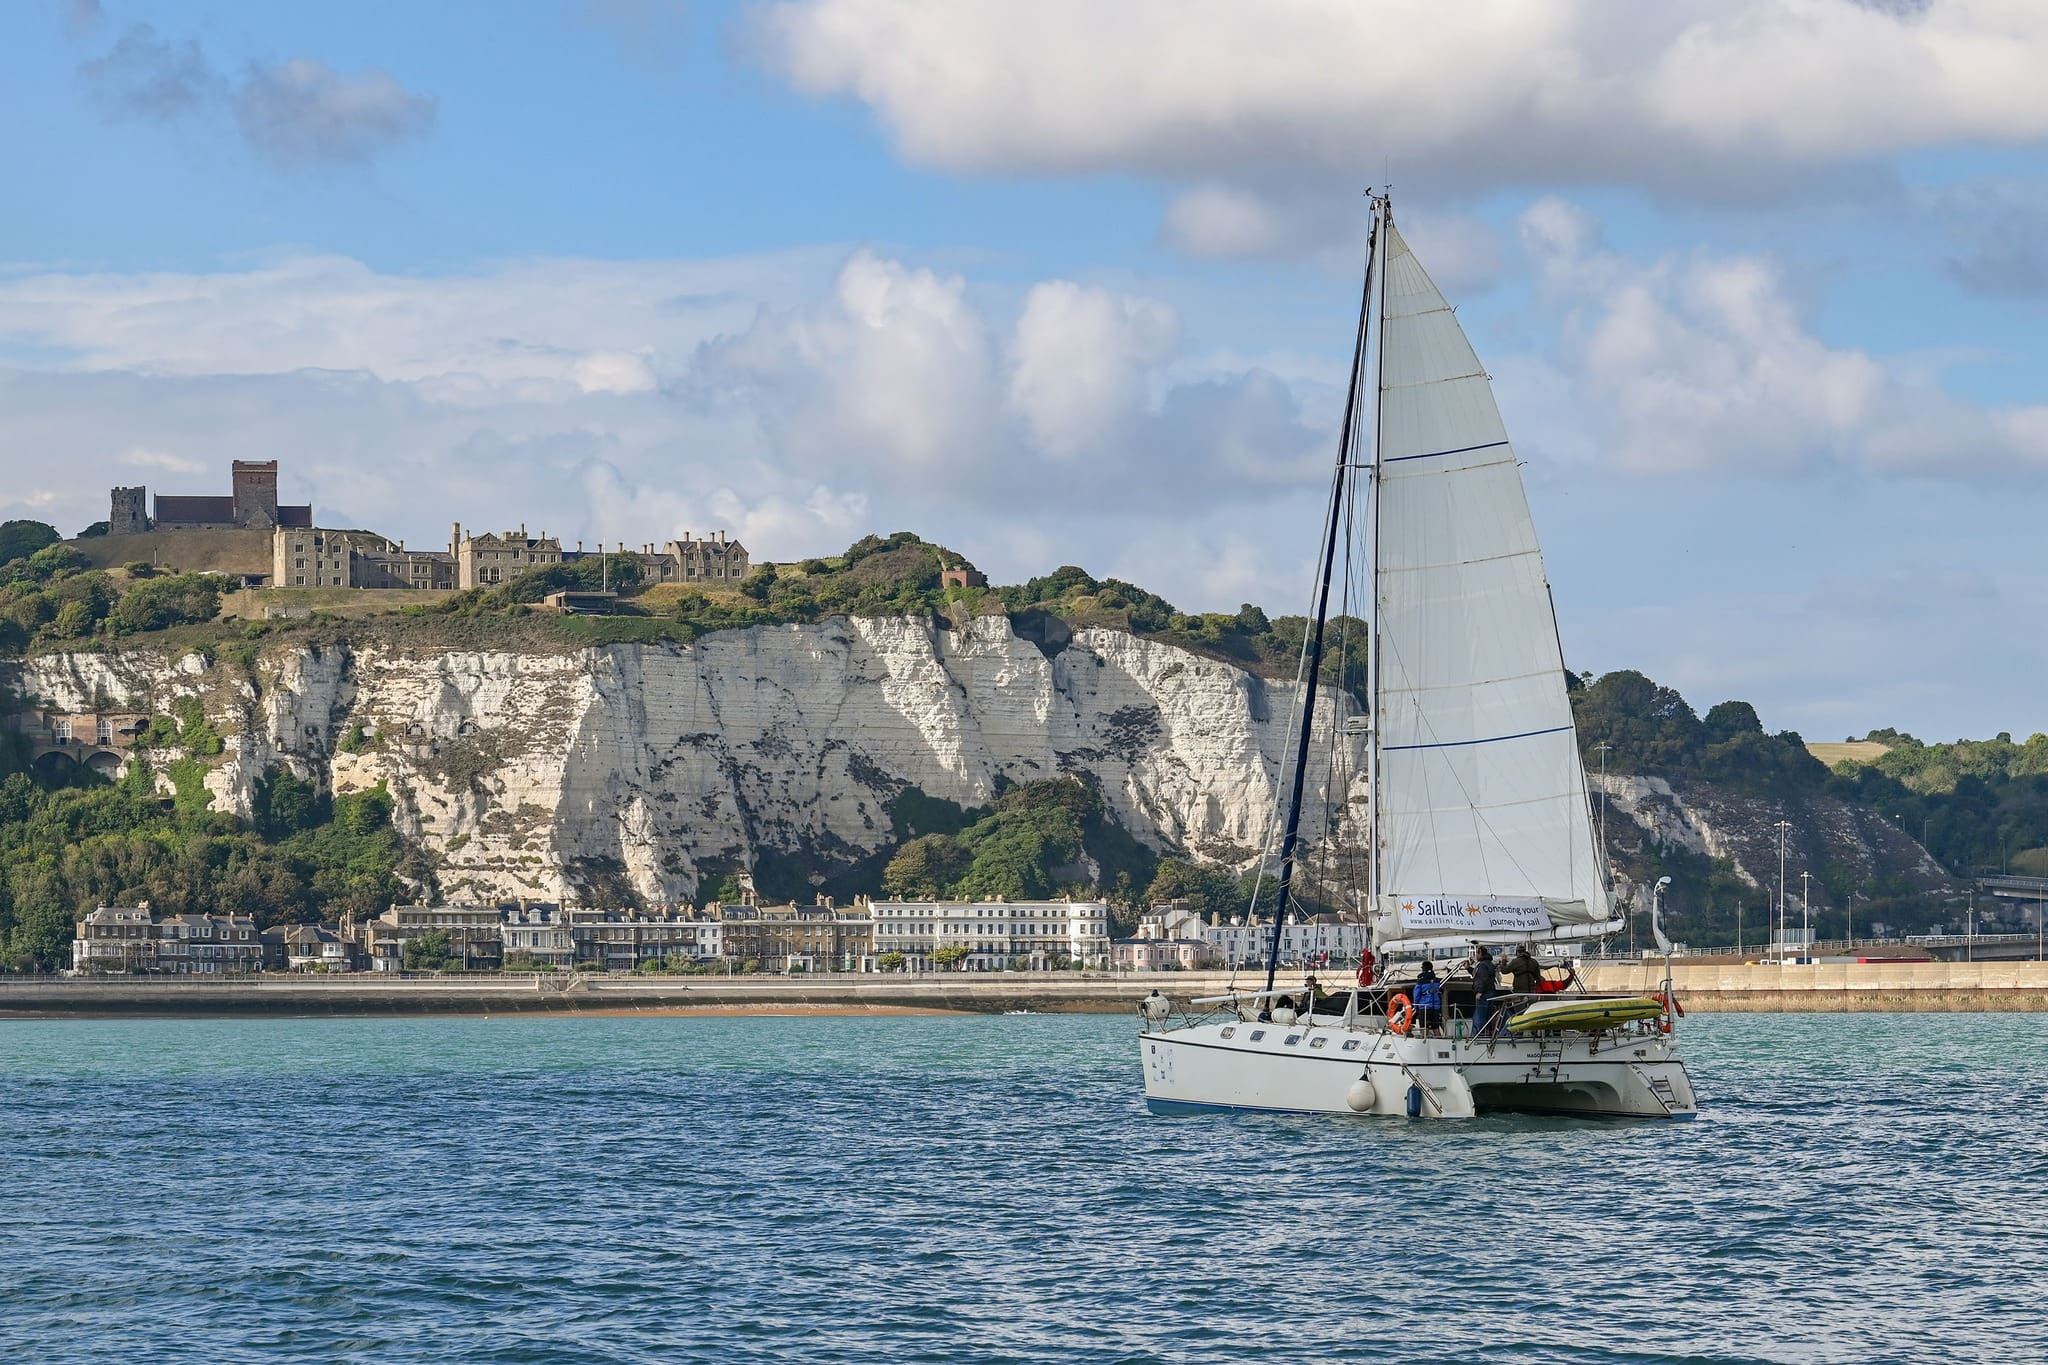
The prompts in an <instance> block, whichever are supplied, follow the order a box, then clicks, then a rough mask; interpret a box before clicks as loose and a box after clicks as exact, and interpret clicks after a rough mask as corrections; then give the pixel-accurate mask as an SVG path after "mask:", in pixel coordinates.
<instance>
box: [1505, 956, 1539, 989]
mask: <svg viewBox="0 0 2048 1365" xmlns="http://www.w3.org/2000/svg"><path fill="white" fill-rule="evenodd" d="M1507 974H1508V980H1509V982H1510V983H1512V984H1513V986H1514V988H1515V994H1516V995H1534V994H1536V992H1537V991H1539V990H1541V989H1542V986H1543V964H1542V963H1541V962H1538V961H1537V960H1536V955H1535V954H1533V953H1531V952H1530V951H1529V945H1528V944H1526V943H1524V944H1522V945H1521V946H1520V947H1518V948H1516V949H1515V955H1514V956H1513V957H1511V958H1509V959H1508V965H1507Z"/></svg>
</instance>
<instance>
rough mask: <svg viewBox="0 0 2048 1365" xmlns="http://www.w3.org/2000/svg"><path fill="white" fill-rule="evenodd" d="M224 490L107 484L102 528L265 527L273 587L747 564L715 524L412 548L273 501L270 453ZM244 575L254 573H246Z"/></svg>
mask: <svg viewBox="0 0 2048 1365" xmlns="http://www.w3.org/2000/svg"><path fill="white" fill-rule="evenodd" d="M232 486H233V488H234V491H233V492H232V493H231V494H230V495H229V496H227V497H225V498H220V497H184V496H174V495H168V494H162V493H159V494H158V495H157V499H156V515H155V516H153V517H152V516H150V515H148V513H147V510H146V508H147V504H148V498H149V490H148V489H146V488H141V487H137V488H116V489H115V490H113V502H112V511H111V515H109V517H108V518H107V534H108V535H117V536H132V535H141V534H143V533H144V532H146V531H268V532H269V533H270V580H269V586H270V587H273V588H418V589H425V590H430V591H431V590H436V589H438V590H441V591H444V592H445V591H453V590H457V589H465V588H482V587H494V586H496V585H498V584H501V583H509V582H511V581H512V580H513V579H515V578H517V577H518V576H519V575H520V574H523V573H530V572H532V571H533V570H535V569H545V568H549V567H551V566H553V565H557V564H574V563H576V562H578V561H579V560H584V559H596V558H598V557H599V556H604V557H606V558H608V559H610V560H611V561H612V562H613V563H618V562H619V561H621V560H630V561H632V562H633V563H634V564H635V565H636V566H637V567H638V568H639V570H640V575H639V577H640V581H641V582H643V583H650V584H652V583H712V584H734V585H736V584H738V583H739V581H740V580H741V579H743V578H745V577H746V576H747V573H748V570H749V569H750V568H752V565H751V563H750V562H749V561H748V558H747V550H746V547H745V546H744V545H741V544H740V543H739V542H738V541H736V540H730V539H728V538H727V537H726V534H725V532H723V531H713V532H710V533H709V534H707V535H705V536H703V537H701V538H699V537H696V536H692V535H691V534H690V533H689V532H687V531H686V532H684V533H683V536H682V538H681V539H680V540H671V541H669V542H668V543H667V544H666V545H663V546H661V547H660V548H659V549H657V548H656V547H655V546H654V545H653V544H651V543H650V544H646V545H642V546H641V547H640V548H639V549H637V550H628V549H627V548H626V547H625V545H624V544H623V543H622V544H620V545H619V546H618V548H616V549H612V548H610V547H608V546H604V545H600V546H598V548H597V549H595V550H585V549H584V548H583V545H582V543H581V542H580V541H579V542H578V543H577V545H576V548H575V549H573V550H565V549H563V548H562V542H561V541H560V540H558V539H556V538H555V537H554V536H551V535H549V534H548V533H547V532H545V531H543V532H541V533H540V534H539V535H528V534H527V532H526V528H525V527H524V526H522V527H520V528H519V529H518V530H516V531H497V532H489V531H487V532H484V533H483V534H481V535H464V534H463V532H462V523H461V522H456V523H455V525H454V529H453V531H452V532H451V533H450V535H449V537H448V548H447V549H445V550H413V549H408V548H406V544H405V542H404V541H402V540H391V539H389V538H387V537H384V536H380V535H378V534H377V533H376V532H374V531H342V530H331V529H328V528H325V527H319V526H315V525H314V524H313V508H312V506H311V504H307V505H305V506H291V507H280V506H279V505H278V501H277V461H275V460H236V461H235V462H234V470H233V485H232ZM251 577H252V578H255V577H257V576H256V575H251Z"/></svg>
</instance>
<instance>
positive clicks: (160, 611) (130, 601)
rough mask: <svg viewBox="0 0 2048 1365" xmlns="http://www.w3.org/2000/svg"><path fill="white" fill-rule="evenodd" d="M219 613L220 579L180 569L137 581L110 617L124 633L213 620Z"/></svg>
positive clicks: (116, 627)
mask: <svg viewBox="0 0 2048 1365" xmlns="http://www.w3.org/2000/svg"><path fill="white" fill-rule="evenodd" d="M219 613H220V579H219V578H217V577H215V576H214V575H212V574H201V573H181V574H172V575H171V576H170V577H168V578H153V579H151V580H150V581H148V582H147V583H137V584H136V585H135V586H134V587H132V588H130V589H129V590H128V591H127V592H126V593H125V594H123V595H122V597H121V600H120V601H119V602H118V603H116V604H115V606H114V610H113V612H112V613H111V614H110V615H109V617H108V619H109V620H110V621H111V622H112V623H113V626H114V629H115V630H116V631H117V632H119V633H120V634H123V635H128V634H132V633H134V632H137V631H145V630H168V629H169V628H171V627H172V626H182V625H188V624H194V623H197V622H200V621H211V620H212V619H213V618H214V617H215V616H217V615H219Z"/></svg>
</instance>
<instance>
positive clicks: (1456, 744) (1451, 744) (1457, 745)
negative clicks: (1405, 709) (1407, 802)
mask: <svg viewBox="0 0 2048 1365" xmlns="http://www.w3.org/2000/svg"><path fill="white" fill-rule="evenodd" d="M1571 728H1572V727H1571V726H1569V725H1553V726H1551V727H1550V728H1549V729H1548V730H1524V731H1522V733H1521V734H1519V735H1495V736H1493V737H1492V738H1491V739H1448V740H1445V741H1444V742H1443V743H1441V744H1389V745H1387V746H1386V748H1384V749H1382V750H1381V751H1380V752H1382V753H1389V754H1390V753H1393V752H1394V751H1396V750H1398V749H1462V748H1465V747H1466V746H1467V745H1471V744H1499V743H1500V742H1501V741H1502V740H1508V739H1530V738H1533V737H1534V736H1536V735H1557V734H1563V733H1564V732H1565V731H1566V730H1569V729H1571Z"/></svg>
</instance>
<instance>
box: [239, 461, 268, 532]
mask: <svg viewBox="0 0 2048 1365" xmlns="http://www.w3.org/2000/svg"><path fill="white" fill-rule="evenodd" d="M232 473H233V480H234V485H233V487H234V497H235V525H237V526H244V527H254V528H256V529H258V530H263V531H267V530H270V529H271V528H272V527H274V526H276V525H277V461H276V460H236V461H235V462H234V466H233V471H232Z"/></svg>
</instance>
